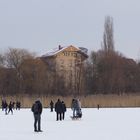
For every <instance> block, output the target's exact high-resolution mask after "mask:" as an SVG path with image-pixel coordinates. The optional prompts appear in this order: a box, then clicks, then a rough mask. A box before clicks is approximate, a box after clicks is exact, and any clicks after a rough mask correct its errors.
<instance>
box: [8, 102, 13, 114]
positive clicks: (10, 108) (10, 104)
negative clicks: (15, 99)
mask: <svg viewBox="0 0 140 140" xmlns="http://www.w3.org/2000/svg"><path fill="white" fill-rule="evenodd" d="M8 107H9V110H8V114H9V113H10V111H11V113H12V114H13V103H12V102H10V103H9V106H8Z"/></svg>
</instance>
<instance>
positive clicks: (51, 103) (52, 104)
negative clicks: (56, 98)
mask: <svg viewBox="0 0 140 140" xmlns="http://www.w3.org/2000/svg"><path fill="white" fill-rule="evenodd" d="M53 106H54V103H53V101H52V100H51V102H50V108H51V112H53Z"/></svg>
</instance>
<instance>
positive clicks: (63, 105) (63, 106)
mask: <svg viewBox="0 0 140 140" xmlns="http://www.w3.org/2000/svg"><path fill="white" fill-rule="evenodd" d="M62 110H63V112H66V105H65V103H64V102H62Z"/></svg>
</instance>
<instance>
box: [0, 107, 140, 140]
mask: <svg viewBox="0 0 140 140" xmlns="http://www.w3.org/2000/svg"><path fill="white" fill-rule="evenodd" d="M82 112H83V117H82V119H81V120H75V121H72V120H71V118H70V116H71V114H72V111H71V110H70V109H68V110H67V112H66V117H65V120H64V121H56V116H55V115H56V114H55V112H53V113H51V112H50V110H49V109H43V114H42V122H41V125H42V130H43V132H39V133H35V132H34V131H33V114H32V112H31V111H30V109H21V110H20V111H14V114H13V115H11V114H9V115H4V112H2V111H0V140H86V139H88V140H140V109H139V108H127V109H126V108H122V109H118V108H112V109H109V108H108V109H107V108H104V109H100V110H97V109H82Z"/></svg>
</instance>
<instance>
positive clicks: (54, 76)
mask: <svg viewBox="0 0 140 140" xmlns="http://www.w3.org/2000/svg"><path fill="white" fill-rule="evenodd" d="M83 72H84V73H83V74H81V76H83V78H82V79H84V80H85V82H84V83H85V87H84V88H82V89H83V90H84V91H82V94H83V93H84V94H85V95H89V94H90V95H91V94H124V93H126V94H127V93H138V92H140V86H139V85H140V63H137V62H136V61H134V60H133V59H128V58H125V57H123V56H122V55H121V54H120V53H118V52H116V51H112V50H111V51H106V50H104V49H101V50H99V51H97V52H91V54H90V56H89V59H88V60H87V62H86V63H85V67H84V71H83ZM77 82H78V81H77ZM70 88H71V87H65V81H63V79H62V78H61V77H59V75H58V73H57V71H53V70H52V69H50V68H48V66H47V65H46V63H44V61H42V60H41V59H40V58H37V57H35V55H34V54H32V53H29V52H28V51H27V50H24V49H13V48H10V49H9V50H8V51H7V52H6V53H5V54H3V55H2V54H1V55H0V94H1V95H17V94H22V95H23V94H27V95H31V94H36V95H46V96H49V95H50V96H53V95H60V96H65V95H72V94H73V93H71V90H70ZM78 94H80V93H78Z"/></svg>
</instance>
